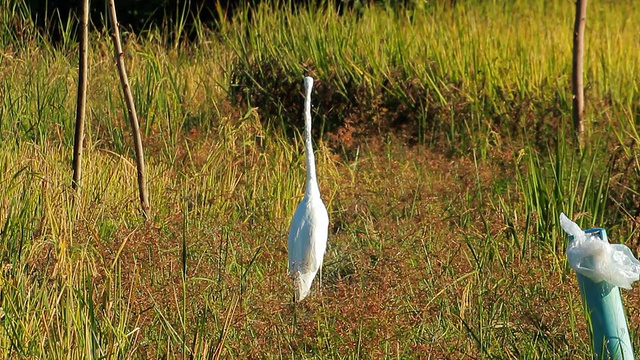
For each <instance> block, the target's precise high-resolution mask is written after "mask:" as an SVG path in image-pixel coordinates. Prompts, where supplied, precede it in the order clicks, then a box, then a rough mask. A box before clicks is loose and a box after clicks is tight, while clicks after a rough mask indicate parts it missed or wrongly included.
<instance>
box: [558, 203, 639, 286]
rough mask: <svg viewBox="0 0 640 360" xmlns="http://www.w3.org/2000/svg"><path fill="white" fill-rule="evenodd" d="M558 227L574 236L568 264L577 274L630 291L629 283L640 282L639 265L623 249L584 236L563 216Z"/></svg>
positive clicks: (576, 226)
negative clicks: (639, 280)
mask: <svg viewBox="0 0 640 360" xmlns="http://www.w3.org/2000/svg"><path fill="white" fill-rule="evenodd" d="M560 226H562V228H563V229H564V231H565V232H566V233H567V234H569V235H573V240H572V241H570V242H569V247H568V248H567V260H568V261H569V265H571V267H572V268H573V270H575V271H576V272H577V273H579V274H582V275H584V276H586V277H588V278H589V279H591V280H592V281H593V282H595V283H599V282H601V281H606V282H608V283H609V284H611V285H614V286H619V287H622V288H625V289H631V283H633V282H634V281H636V280H638V279H640V261H638V260H637V259H636V258H635V257H634V256H633V253H632V252H631V250H630V249H629V248H628V247H627V246H626V245H622V244H609V243H608V242H607V241H606V240H604V239H601V238H599V237H597V236H594V235H591V234H587V233H585V232H584V231H582V229H580V227H579V226H578V224H576V223H574V222H573V221H571V220H569V218H567V217H566V216H565V214H560Z"/></svg>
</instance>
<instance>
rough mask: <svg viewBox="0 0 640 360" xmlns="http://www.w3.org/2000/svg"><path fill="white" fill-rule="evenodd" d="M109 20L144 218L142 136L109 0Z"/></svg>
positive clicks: (146, 209)
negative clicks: (131, 137) (131, 134)
mask: <svg viewBox="0 0 640 360" xmlns="http://www.w3.org/2000/svg"><path fill="white" fill-rule="evenodd" d="M109 19H110V20H111V27H112V28H113V32H112V33H111V36H112V38H113V43H114V48H115V59H116V64H117V65H118V74H119V75H120V83H121V84H122V91H123V93H124V99H125V102H126V104H127V111H128V112H129V122H130V123H131V131H132V133H133V145H134V149H135V152H136V165H137V169H138V189H139V192H140V205H141V206H142V214H143V216H144V217H145V218H148V217H149V211H150V206H149V192H148V190H147V180H146V171H145V166H144V152H143V149H142V136H141V135H140V125H139V123H138V115H137V113H136V108H135V104H134V102H133V95H132V94H131V87H130V86H129V78H128V77H127V70H126V68H125V66H124V56H123V52H122V44H121V43H120V31H119V29H118V25H119V24H118V17H117V15H116V4H115V0H109Z"/></svg>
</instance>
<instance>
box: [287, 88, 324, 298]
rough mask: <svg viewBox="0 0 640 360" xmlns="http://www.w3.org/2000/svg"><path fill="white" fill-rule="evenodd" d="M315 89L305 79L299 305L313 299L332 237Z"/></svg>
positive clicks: (295, 241)
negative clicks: (314, 124) (320, 173)
mask: <svg viewBox="0 0 640 360" xmlns="http://www.w3.org/2000/svg"><path fill="white" fill-rule="evenodd" d="M312 87H313V78H311V77H305V78H304V89H305V101H304V150H305V155H306V160H307V188H306V190H305V194H304V198H303V199H302V201H301V202H300V204H298V207H297V208H296V212H295V214H294V215H293V220H292V221H291V228H290V229H289V243H288V246H289V274H290V275H291V277H292V278H293V287H294V291H295V301H296V302H298V301H301V300H303V299H304V298H305V297H307V295H309V290H310V289H311V283H312V282H313V278H314V277H315V276H316V274H317V273H318V271H319V270H320V269H321V268H322V258H323V257H324V252H325V250H326V249H327V237H328V235H329V214H327V208H326V207H325V206H324V203H323V202H322V199H321V198H320V188H319V187H318V181H317V178H316V164H315V157H314V156H313V146H312V144H311V89H312Z"/></svg>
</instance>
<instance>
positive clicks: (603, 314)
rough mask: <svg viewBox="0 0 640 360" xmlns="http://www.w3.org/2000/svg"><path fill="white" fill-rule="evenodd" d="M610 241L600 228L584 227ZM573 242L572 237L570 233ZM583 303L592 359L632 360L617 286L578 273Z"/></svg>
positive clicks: (587, 231) (631, 350)
mask: <svg viewBox="0 0 640 360" xmlns="http://www.w3.org/2000/svg"><path fill="white" fill-rule="evenodd" d="M585 233H587V234H591V235H595V236H597V237H599V238H601V239H602V240H604V241H606V242H609V240H608V238H607V231H606V230H605V229H601V228H593V229H588V230H585ZM569 241H573V236H569ZM577 276H578V285H579V286H580V294H581V295H582V304H583V306H585V309H586V312H585V314H586V317H587V326H588V327H589V335H590V336H591V342H592V345H593V358H594V359H612V360H622V359H634V357H633V346H632V345H631V340H630V339H629V328H628V326H627V318H626V316H625V313H624V307H623V306H622V298H621V297H620V288H618V287H617V286H613V285H611V284H609V283H608V282H606V281H601V282H599V283H594V282H593V281H592V280H591V279H589V278H588V277H586V276H584V275H581V274H577Z"/></svg>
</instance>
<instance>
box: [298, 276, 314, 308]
mask: <svg viewBox="0 0 640 360" xmlns="http://www.w3.org/2000/svg"><path fill="white" fill-rule="evenodd" d="M315 276H316V273H315V272H311V273H304V274H303V273H300V272H299V271H296V272H295V273H294V274H293V289H294V290H293V291H294V295H295V301H296V302H300V301H302V300H304V298H306V297H307V296H308V295H309V292H311V284H312V283H313V278H314V277H315Z"/></svg>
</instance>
